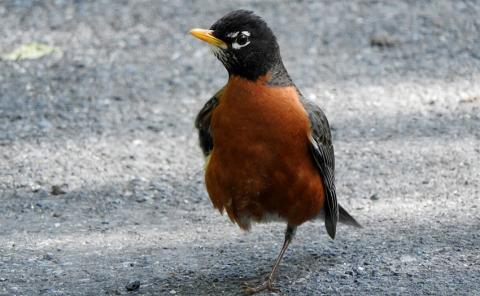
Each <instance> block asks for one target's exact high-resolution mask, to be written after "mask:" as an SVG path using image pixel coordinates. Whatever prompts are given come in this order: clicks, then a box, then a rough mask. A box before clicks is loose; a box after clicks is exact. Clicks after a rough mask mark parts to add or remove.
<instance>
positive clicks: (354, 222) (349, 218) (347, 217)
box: [338, 205, 363, 228]
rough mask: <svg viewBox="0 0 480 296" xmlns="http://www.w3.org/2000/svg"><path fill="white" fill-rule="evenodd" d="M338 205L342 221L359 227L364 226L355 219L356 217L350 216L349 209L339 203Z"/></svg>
mask: <svg viewBox="0 0 480 296" xmlns="http://www.w3.org/2000/svg"><path fill="white" fill-rule="evenodd" d="M338 207H339V209H338V216H339V220H340V222H341V223H343V224H347V225H350V226H354V227H358V228H363V227H362V225H360V223H358V222H357V220H355V218H353V217H352V216H350V214H349V213H348V212H347V210H345V209H344V208H343V207H342V206H341V205H338Z"/></svg>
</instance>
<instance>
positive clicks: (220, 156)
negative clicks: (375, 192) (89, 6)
mask: <svg viewBox="0 0 480 296" xmlns="http://www.w3.org/2000/svg"><path fill="white" fill-rule="evenodd" d="M190 34H191V35H193V36H194V37H196V38H198V39H200V40H202V41H205V42H206V43H208V44H209V45H210V47H211V48H212V51H213V53H214V55H215V56H216V57H217V58H218V59H219V60H220V61H221V63H222V64H223V66H224V67H225V69H226V70H227V73H228V80H227V83H226V84H225V85H224V86H223V87H222V88H221V89H220V90H218V91H217V92H216V93H215V94H214V95H213V96H212V97H211V98H210V99H209V100H208V101H207V102H206V103H205V105H204V106H203V108H202V109H201V110H200V112H199V113H198V115H197V117H196V119H195V127H196V129H197V130H198V135H199V145H200V148H201V150H202V152H203V155H204V157H205V185H206V189H207V192H208V195H209V198H210V200H211V202H212V204H213V207H215V208H216V209H218V210H219V211H220V213H222V214H223V213H224V212H226V213H227V215H228V217H229V218H230V220H231V221H232V222H234V223H236V224H237V225H238V226H239V227H240V228H241V229H243V230H249V229H250V228H251V225H252V224H253V223H262V222H270V221H280V222H284V223H286V230H285V237H284V242H283V245H282V248H281V250H280V253H279V255H278V257H277V258H276V260H275V262H274V264H273V268H272V270H271V272H270V273H269V275H268V277H267V278H266V279H265V281H263V282H262V283H261V284H260V285H257V286H253V287H251V286H247V287H245V292H246V293H247V294H253V293H256V292H260V291H263V290H270V291H276V290H277V289H276V288H275V287H274V279H275V275H276V273H277V270H278V268H279V265H280V262H281V260H282V258H283V256H284V253H285V251H286V250H287V248H288V246H289V244H290V242H291V241H292V239H293V238H294V236H295V232H296V229H297V227H299V226H300V225H301V224H303V223H305V222H307V221H310V220H316V219H323V220H324V221H325V227H326V230H327V233H328V235H329V236H330V237H331V238H332V239H333V238H335V234H336V226H337V222H343V223H345V224H348V225H351V226H355V227H359V228H361V227H362V226H361V225H360V224H359V223H358V222H357V221H356V220H355V219H354V218H353V217H352V216H351V215H350V214H349V213H348V212H347V211H346V210H345V209H344V208H343V207H342V206H340V205H339V204H338V202H337V196H336V188H335V175H334V170H335V159H334V148H333V144H332V135H331V130H330V126H329V123H328V120H327V117H326V116H325V114H324V112H323V111H322V109H321V108H320V107H318V106H317V105H316V104H315V103H314V102H312V101H311V100H308V99H306V98H305V97H304V96H303V95H302V94H301V92H300V91H299V89H298V88H297V86H296V85H295V84H294V82H293V80H292V78H291V77H290V75H289V74H288V72H287V70H286V68H285V66H284V64H283V61H282V58H281V55H280V48H279V44H278V42H277V39H276V37H275V35H274V33H273V31H272V30H271V29H270V27H269V26H268V25H267V23H266V22H265V20H264V19H263V18H261V17H260V16H258V15H257V14H255V13H254V12H252V11H249V10H235V11H232V12H229V13H227V14H226V15H224V16H223V17H221V18H220V19H219V20H218V21H216V22H215V23H214V24H213V25H212V26H211V27H210V29H200V28H195V29H192V30H190Z"/></svg>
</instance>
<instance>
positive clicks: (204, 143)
mask: <svg viewBox="0 0 480 296" xmlns="http://www.w3.org/2000/svg"><path fill="white" fill-rule="evenodd" d="M220 92H221V91H219V92H217V93H216V94H215V95H214V96H213V97H212V98H210V100H208V101H207V102H206V103H205V105H204V106H203V108H202V109H201V110H200V112H199V113H198V115H197V118H196V119H195V127H196V128H197V129H198V137H199V140H200V148H202V152H203V155H204V156H205V157H207V156H209V155H210V153H211V152H212V149H213V139H212V135H211V134H210V121H211V119H212V111H213V109H215V107H217V105H218V98H217V97H218V94H219V93H220Z"/></svg>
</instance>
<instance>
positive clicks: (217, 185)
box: [205, 83, 324, 229]
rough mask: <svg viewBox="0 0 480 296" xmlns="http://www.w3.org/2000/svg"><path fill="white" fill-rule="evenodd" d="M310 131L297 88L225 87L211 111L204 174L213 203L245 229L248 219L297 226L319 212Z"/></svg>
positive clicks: (318, 184) (320, 193)
mask: <svg viewBox="0 0 480 296" xmlns="http://www.w3.org/2000/svg"><path fill="white" fill-rule="evenodd" d="M252 84H253V83H252ZM246 91H247V93H245V92H246ZM292 92H293V93H292ZM231 93H235V94H236V96H235V97H232V96H230V95H231ZM242 95H243V96H242ZM309 130H310V125H309V121H308V116H307V114H306V112H305V111H304V109H303V106H302V105H301V103H300V101H299V100H298V96H297V95H296V90H295V89H293V88H280V87H275V88H271V87H268V88H267V87H265V89H263V90H262V91H259V90H258V89H257V90H256V92H255V96H252V95H251V93H248V89H247V90H245V89H244V88H242V90H236V91H235V90H234V88H233V89H232V87H230V89H229V88H227V89H226V91H225V93H224V95H223V97H222V99H221V102H220V104H219V106H218V107H217V108H216V109H215V110H214V112H213V114H212V122H211V133H212V136H213V141H214V145H213V147H214V148H213V151H212V154H211V156H210V159H209V162H208V166H207V168H206V174H205V180H206V186H207V190H208V193H209V196H210V199H211V200H212V203H213V204H214V206H215V207H216V208H218V209H219V210H220V211H223V210H224V209H225V210H226V211H227V213H228V215H229V217H230V218H231V219H232V220H233V221H235V222H236V223H238V224H239V226H240V227H241V228H244V229H248V228H249V227H250V220H254V221H265V220H272V219H273V220H276V219H281V220H286V221H288V222H289V223H291V224H294V225H299V224H301V223H303V222H305V221H306V220H308V219H311V218H312V217H314V216H315V215H317V214H318V213H319V212H320V210H321V208H322V207H323V202H324V193H323V184H322V180H321V177H320V174H319V173H318V171H317V169H316V167H315V165H314V163H313V159H312V156H311V155H310V152H309V146H308V145H309V144H308V135H309Z"/></svg>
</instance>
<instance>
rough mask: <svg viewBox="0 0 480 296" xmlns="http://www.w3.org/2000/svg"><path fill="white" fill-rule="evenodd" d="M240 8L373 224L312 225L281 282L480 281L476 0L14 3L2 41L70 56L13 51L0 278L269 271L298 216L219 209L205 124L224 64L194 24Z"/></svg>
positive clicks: (414, 284)
mask: <svg viewBox="0 0 480 296" xmlns="http://www.w3.org/2000/svg"><path fill="white" fill-rule="evenodd" d="M240 7H241V8H249V9H253V10H255V11H256V12H257V13H258V14H260V15H262V16H264V17H265V19H266V20H267V21H268V23H269V24H270V25H271V27H272V28H273V29H274V32H275V33H276V35H277V36H278V39H279V43H280V46H281V48H282V54H283V59H284V61H285V64H286V66H287V68H288V69H289V71H290V74H291V76H292V77H293V78H294V80H295V81H296V83H297V85H298V86H299V88H300V89H301V90H302V92H303V93H304V95H305V96H306V97H308V98H311V99H312V100H315V101H316V102H318V104H319V105H321V106H322V107H323V109H324V110H325V112H326V114H327V116H328V117H329V120H330V121H331V123H332V126H333V133H334V144H335V147H336V158H337V162H336V163H337V188H338V197H339V200H340V202H341V203H342V204H343V205H344V206H345V207H346V208H347V209H349V210H350V211H351V213H352V214H353V215H354V216H355V217H356V218H357V219H358V220H359V221H360V222H361V223H362V224H363V225H364V229H361V230H356V229H352V228H349V227H343V226H342V227H340V228H339V230H338V233H337V239H335V240H334V241H332V240H330V239H329V238H328V237H327V235H326V232H325V229H324V226H323V225H322V223H320V222H312V223H307V224H305V225H303V226H302V227H300V228H299V231H298V234H297V237H296V239H295V240H294V242H293V244H292V245H291V247H290V249H289V250H288V252H287V254H286V257H285V260H284V262H283V263H282V265H281V268H280V272H279V276H278V281H277V287H278V288H280V291H281V292H279V293H278V294H281V295H318V294H327V295H475V294H477V295H478V294H479V293H480V247H479V246H480V233H479V229H480V215H479V208H480V193H479V192H480V184H479V179H480V167H479V163H480V115H479V114H480V33H479V32H480V2H479V1H445V0H437V1H411V0H410V1H407V0H405V1H374V0H370V1H368V0H362V1H348V0H344V1H333V0H332V1H283V2H277V1H248V0H244V1H237V2H225V3H221V2H219V1H211V0H206V1H186V0H185V1H153V0H152V1H140V0H139V1H113V0H112V1H73V0H72V1H61V0H58V1H33V0H32V1H28V0H25V1H23V0H17V1H14V0H4V1H0V22H1V26H0V40H1V42H0V53H7V52H10V51H11V50H13V49H15V48H16V47H17V46H19V45H21V44H24V43H28V42H32V41H36V42H42V43H46V44H49V45H51V46H55V47H58V48H59V49H60V50H61V53H60V52H57V53H55V54H53V55H50V56H48V57H44V58H42V59H38V60H22V61H17V62H12V61H0V168H1V169H0V202H1V206H0V295H102V294H103V295H105V294H106V295H127V294H128V295H174V294H177V295H207V294H210V295H212V294H225V295H238V294H240V293H241V286H242V283H244V282H251V281H257V280H258V279H259V277H260V276H262V275H263V274H266V273H267V272H268V271H269V270H270V268H271V265H272V263H273V259H274V257H275V256H276V255H277V253H278V251H279V249H280V247H281V244H282V241H283V229H284V225H282V224H276V223H273V224H268V225H258V226H256V227H254V228H253V230H252V231H251V232H250V233H243V232H241V231H240V230H239V229H238V228H237V227H236V226H235V225H232V224H231V223H230V222H228V221H227V218H226V217H225V216H221V215H219V214H218V212H216V211H215V210H213V209H212V207H211V205H210V202H209V200H208V197H207V195H206V192H205V189H204V185H203V172H202V167H203V159H202V156H201V153H200V149H199V148H198V147H197V137H196V134H195V131H194V129H193V123H192V122H193V119H194V116H195V115H196V112H197V111H198V110H199V108H200V107H201V106H202V105H203V103H204V102H205V101H206V100H207V99H208V98H210V96H211V95H212V94H213V93H214V92H215V91H216V90H217V89H219V88H220V87H221V86H222V85H223V84H224V83H225V81H226V73H225V70H224V69H223V68H222V66H221V64H220V63H219V62H218V61H216V60H215V58H214V57H213V55H212V54H211V53H210V52H209V50H208V47H207V46H206V45H205V44H202V43H201V42H199V41H198V40H195V39H194V38H192V37H190V36H188V35H187V33H186V32H188V29H189V28H192V27H208V26H210V25H211V24H212V23H213V22H214V21H215V20H216V19H218V18H219V17H221V16H222V15H223V14H225V13H226V12H228V11H230V10H232V9H236V8H240ZM135 281H138V282H135ZM138 284H139V287H138ZM127 286H128V288H129V289H130V290H136V291H127ZM137 288H138V289H137ZM267 294H268V293H267Z"/></svg>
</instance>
